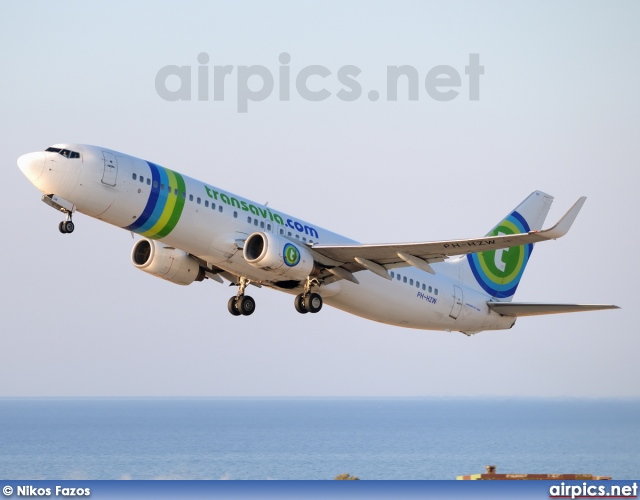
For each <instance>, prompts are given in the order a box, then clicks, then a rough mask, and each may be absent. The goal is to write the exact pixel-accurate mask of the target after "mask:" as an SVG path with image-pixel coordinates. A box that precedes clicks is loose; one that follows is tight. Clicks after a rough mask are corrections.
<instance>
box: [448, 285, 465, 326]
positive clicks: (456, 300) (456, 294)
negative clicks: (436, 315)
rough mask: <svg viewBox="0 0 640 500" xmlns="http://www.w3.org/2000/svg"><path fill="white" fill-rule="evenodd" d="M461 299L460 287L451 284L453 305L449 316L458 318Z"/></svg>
mask: <svg viewBox="0 0 640 500" xmlns="http://www.w3.org/2000/svg"><path fill="white" fill-rule="evenodd" d="M462 300H463V295H462V288H460V287H459V286H455V285H453V307H452V308H451V312H450V313H449V317H450V318H453V319H458V315H459V314H460V311H461V310H462Z"/></svg>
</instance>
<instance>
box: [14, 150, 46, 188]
mask: <svg viewBox="0 0 640 500" xmlns="http://www.w3.org/2000/svg"><path fill="white" fill-rule="evenodd" d="M44 163H45V155H44V152H43V151H38V152H37V153H27V154H26V155H22V156H21V157H20V158H18V167H19V168H20V170H22V173H23V174H24V175H25V176H26V177H27V179H29V180H30V181H31V182H35V181H37V180H38V178H39V177H40V176H41V175H42V171H43V170H44Z"/></svg>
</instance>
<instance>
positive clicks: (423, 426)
mask: <svg viewBox="0 0 640 500" xmlns="http://www.w3.org/2000/svg"><path fill="white" fill-rule="evenodd" d="M0 449H1V450H2V453H1V454H0V477H2V478H4V479H33V480H36V479H213V480H215V479H333V478H334V477H335V476H337V475H339V474H343V473H349V474H351V475H355V476H357V477H359V478H361V479H409V480H410V479H455V478H456V476H458V475H463V474H477V473H481V472H484V467H485V465H489V464H491V465H496V466H497V467H498V472H499V473H500V472H501V473H544V474H550V473H554V474H555V473H563V474H570V473H582V474H594V475H600V476H611V477H613V478H614V479H634V478H637V477H638V475H639V469H640V452H639V451H638V450H640V400H638V399H596V398H594V399H585V398H580V399H578V398H464V397H462V398H461V397H436V398H418V397H416V398H386V397H380V398H373V397H358V398H343V397H340V398H333V397H303V398H299V397H291V398H289V397H277V398H267V397H264V398H256V397H234V398H227V397H202V398H200V397H178V398H176V397H141V398H131V397H126V398H121V397H79V398H71V397H69V398H66V397H60V398H52V397H38V398H11V397H7V398H0Z"/></svg>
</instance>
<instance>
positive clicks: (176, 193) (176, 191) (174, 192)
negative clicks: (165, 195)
mask: <svg viewBox="0 0 640 500" xmlns="http://www.w3.org/2000/svg"><path fill="white" fill-rule="evenodd" d="M173 194H175V195H176V196H178V188H175V189H174V190H173Z"/></svg>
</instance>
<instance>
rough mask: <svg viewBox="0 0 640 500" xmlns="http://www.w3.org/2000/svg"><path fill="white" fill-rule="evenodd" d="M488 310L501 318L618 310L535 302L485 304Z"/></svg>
mask: <svg viewBox="0 0 640 500" xmlns="http://www.w3.org/2000/svg"><path fill="white" fill-rule="evenodd" d="M487 305H488V306H489V309H491V310H492V311H494V312H497V313H498V314H502V315H503V316H518V317H519V316H540V315H542V314H559V313H568V312H583V311H600V310H602V309H620V308H619V307H618V306H614V305H611V304H538V303H535V302H487Z"/></svg>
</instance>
